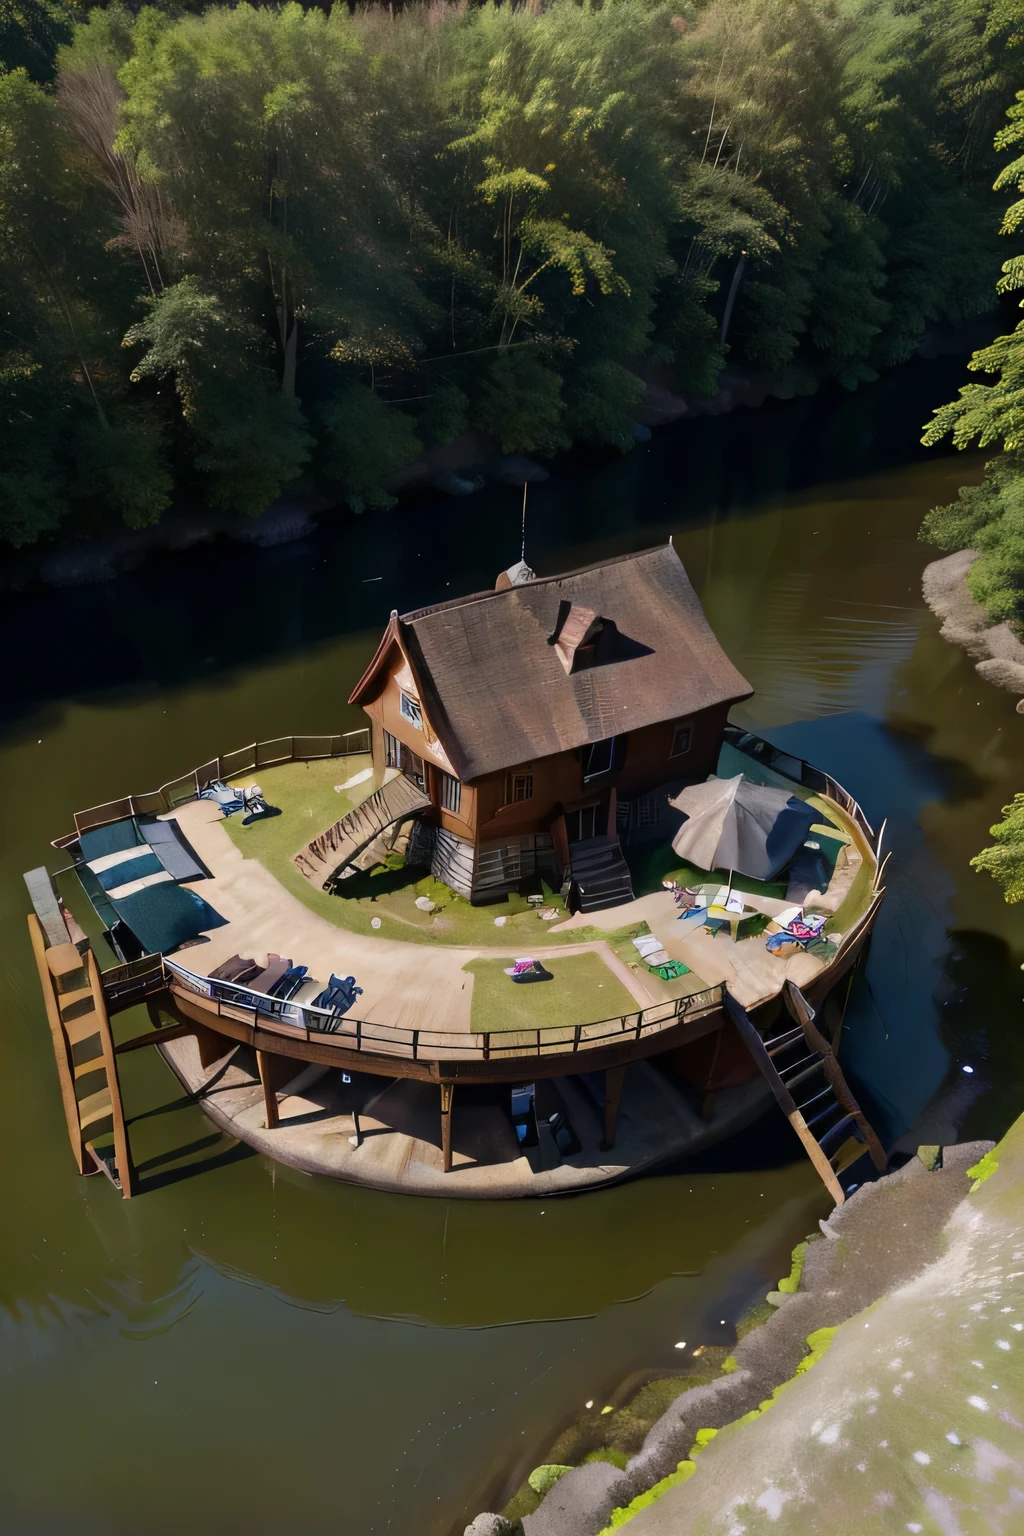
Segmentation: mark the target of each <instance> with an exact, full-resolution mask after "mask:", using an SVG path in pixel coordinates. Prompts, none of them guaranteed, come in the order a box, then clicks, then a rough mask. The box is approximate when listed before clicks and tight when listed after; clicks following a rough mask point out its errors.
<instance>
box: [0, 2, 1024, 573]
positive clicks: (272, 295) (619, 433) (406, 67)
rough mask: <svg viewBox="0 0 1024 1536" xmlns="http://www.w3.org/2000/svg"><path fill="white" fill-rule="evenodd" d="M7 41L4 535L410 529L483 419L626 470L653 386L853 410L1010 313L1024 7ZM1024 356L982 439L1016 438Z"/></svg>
mask: <svg viewBox="0 0 1024 1536" xmlns="http://www.w3.org/2000/svg"><path fill="white" fill-rule="evenodd" d="M0 3H2V0H0ZM5 16H6V18H7V23H6V25H5V28H4V32H3V36H4V39H5V41H4V46H3V49H2V50H0V245H2V259H0V287H2V289H3V295H2V297H3V299H4V312H5V314H6V316H7V320H6V324H5V326H4V329H3V331H2V333H0V449H2V452H0V465H2V469H0V495H2V505H0V537H2V538H4V539H6V540H8V541H10V542H15V543H21V542H25V541H28V540H31V539H33V538H38V537H40V536H41V535H44V534H48V533H50V532H51V531H52V530H53V529H55V528H57V527H58V526H59V525H60V524H61V523H62V522H65V521H67V520H72V521H74V522H75V523H76V524H77V525H83V524H85V525H88V526H93V525H96V526H99V525H101V524H102V523H103V522H104V520H106V521H109V520H111V519H118V520H124V521H126V522H128V523H129V524H131V525H134V526H137V525H140V524H143V523H146V522H151V521H153V520H155V519H156V518H159V517H160V516H161V515H162V514H163V513H164V512H165V510H166V509H167V508H168V507H169V506H170V504H171V501H172V497H173V495H174V492H175V489H176V488H179V489H182V490H187V491H188V492H189V493H190V494H198V495H202V496H206V497H208V498H209V499H210V500H212V501H213V502H215V503H216V504H218V505H221V506H224V507H227V508H232V509H235V510H237V511H239V512H243V513H244V512H258V511H260V510H261V509H262V508H263V507H264V506H266V505H267V503H268V502H270V501H272V500H273V499H274V497H275V496H277V495H278V494H279V493H280V492H281V490H282V489H283V488H284V487H285V486H287V485H288V484H289V483H290V482H292V481H294V479H295V478H296V477H297V476H299V475H300V474H306V475H313V476H320V477H326V478H328V479H330V480H331V481H332V482H340V484H341V486H342V488H343V492H344V494H345V495H346V496H347V497H348V500H349V502H350V504H351V505H352V506H353V507H354V508H356V509H363V508H371V509H372V508H382V507H385V506H386V505H387V504H388V501H389V499H390V493H389V489H388V487H389V483H390V481H391V478H392V477H393V476H394V475H395V474H396V473H397V472H398V471H399V470H400V469H402V468H403V467H404V466H405V465H407V464H408V463H409V462H410V461H411V460H412V459H414V458H416V457H417V456H418V455H420V454H421V453H422V452H423V451H424V448H426V447H429V446H431V445H432V444H434V443H437V442H442V441H447V440H450V438H451V437H453V436H454V435H455V434H457V433H458V432H459V431H461V430H463V429H465V428H467V427H468V428H472V429H474V430H475V431H476V432H477V433H478V434H481V435H482V436H484V437H485V438H486V439H488V440H489V441H491V442H493V443H494V444H495V445H496V446H498V447H500V449H501V450H503V451H506V452H512V451H517V450H523V451H528V452H535V453H541V454H549V453H552V452H555V451H556V450H558V449H559V448H561V447H563V446H566V445H568V444H569V443H570V442H572V441H582V442H588V443H591V444H594V445H597V446H605V447H608V448H613V449H619V450H623V451H625V450H627V449H628V448H629V447H630V446H631V444H632V441H633V413H634V411H635V410H636V407H637V404H638V401H639V399H640V397H641V395H642V392H643V388H644V379H645V376H646V375H647V371H648V370H649V369H650V368H651V367H652V366H654V365H655V364H656V365H657V367H658V368H659V369H660V370H661V375H660V376H661V377H663V378H667V379H668V380H669V381H670V382H673V383H674V385H675V387H676V388H678V389H681V390H684V391H686V392H688V393H690V394H700V393H711V392H713V391H714V389H715V387H716V382H717V379H718V377H719V374H720V372H721V370H722V367H723V365H724V364H726V363H727V362H728V363H730V364H740V365H744V366H749V367H756V368H763V369H780V368H783V367H786V366H788V365H791V364H793V363H797V364H799V365H800V366H801V367H803V368H805V369H806V370H808V371H809V372H810V373H812V374H813V375H815V376H817V377H819V378H834V379H837V380H839V381H840V382H841V383H842V384H844V385H846V386H848V387H855V386H856V385H857V383H858V382H860V381H861V380H864V379H869V378H872V377H874V376H875V374H876V373H877V371H878V369H880V368H882V367H885V366H888V365H890V364H892V363H893V362H896V361H898V360H900V359H902V358H905V357H907V356H909V355H910V354H911V353H912V352H913V351H914V350H915V348H916V347H917V346H918V345H919V343H920V341H921V338H922V335H923V333H924V330H925V327H926V326H927V325H928V324H930V323H932V322H934V321H936V320H939V319H947V320H958V319H960V318H962V317H963V316H964V315H967V314H970V313H973V312H978V311H980V310H983V309H985V308H988V307H990V306H991V305H992V303H993V302H994V296H993V285H994V282H995V279H996V277H997V275H998V263H999V256H998V247H997V240H996V238H995V223H996V221H995V219H994V217H993V215H992V209H993V207H994V206H995V205H994V201H993V200H994V198H995V197H996V194H994V193H993V191H992V182H993V180H994V179H995V177H996V174H997V171H998V167H999V156H998V152H997V151H996V150H994V149H993V148H992V139H993V136H994V134H995V131H996V127H997V124H998V120H999V114H1000V112H1001V110H1002V104H1003V103H1004V102H1005V100H1006V99H1007V98H1008V96H1010V95H1011V94H1012V92H1013V91H1014V90H1016V89H1018V88H1021V87H1024V71H1022V69H1021V48H1022V38H1021V35H1020V34H1021V33H1024V27H1022V26H1021V25H1020V22H1019V19H1018V17H1017V13H1016V3H1015V0H911V3H909V4H908V3H906V0H701V3H699V4H696V5H693V4H687V5H686V6H684V7H683V8H682V9H681V10H680V9H678V8H677V7H675V6H673V5H669V4H665V3H662V0H604V3H603V4H599V3H575V0H552V3H550V4H547V5H544V4H531V5H529V6H525V7H520V8H515V7H512V6H509V5H494V4H485V5H482V6H477V7H473V8H471V9H467V8H465V7H464V6H462V5H458V4H448V3H445V0H426V3H423V4H409V5H407V6H406V7H405V8H404V9H402V10H400V11H399V12H397V13H393V12H392V10H391V9H390V8H388V9H385V8H383V7H381V6H370V7H368V8H366V9H362V10H356V11H354V12H352V11H350V10H349V8H348V6H347V5H339V6H335V7H334V8H333V9H331V10H326V9H320V8H316V7H311V8H309V9H304V8H303V7H302V6H300V5H297V4H286V5H283V6H269V5H268V6H253V5H250V4H239V5H237V6H230V7H229V6H219V5H213V6H209V7H207V8H205V9H201V8H199V7H196V6H191V5H185V4H179V3H177V0H175V3H172V0H167V3H166V4H164V5H162V6H160V7H159V8H156V7H146V8H143V9H141V10H138V11H135V10H128V9H122V8H120V7H119V6H118V5H116V4H115V5H110V6H107V7H106V8H99V7H94V8H92V9H89V10H85V9H82V10H79V9H77V8H76V7H74V6H73V5H71V4H70V3H68V4H62V3H61V0H9V3H8V4H7V6H6V7H5ZM1017 121H1018V119H1016V118H1015V119H1013V120H1012V121H1011V125H1010V129H1009V130H1007V131H1006V132H1004V134H1003V136H1002V138H1001V141H1000V145H1001V149H1004V150H1005V148H1007V147H1012V144H1013V143H1015V142H1016V141H1015V140H1013V139H1012V138H1011V137H1009V136H1008V135H1010V134H1012V133H1013V131H1014V124H1015V123H1016V122H1017ZM1015 164H1019V163H1018V162H1015ZM1014 174H1017V172H1014V170H1013V167H1011V168H1010V169H1009V170H1007V171H1006V172H1004V173H1003V176H1004V179H1005V178H1007V177H1010V179H1011V180H1012V175H1014ZM1020 174H1021V175H1024V172H1021V173H1020ZM1006 184H1009V182H1008V181H1007V183H1006ZM1018 216H1019V215H1018V214H1015V213H1014V211H1013V210H1011V214H1010V215H1008V219H1009V218H1011V217H1014V218H1016V217H1018ZM1013 227H1014V228H1015V227H1016V225H1014V226H1013ZM1012 266H1013V264H1012V263H1010V264H1009V266H1008V268H1007V270H1006V273H1005V275H1004V283H1008V282H1010V281H1011V280H1014V281H1015V280H1016V279H1015V277H1014V272H1013V271H1011V268H1012ZM1022 270H1024V269H1022ZM1006 340H1007V345H1006V348H1004V353H1005V355H1004V354H1003V353H1000V354H999V355H998V356H997V355H996V354H993V356H992V358H991V359H990V361H991V362H994V363H995V364H997V366H998V369H999V371H1000V375H1001V379H1003V380H1005V387H1004V390H1003V396H1002V397H999V395H998V391H996V393H993V392H992V391H991V390H990V389H989V387H988V386H972V387H973V388H975V389H981V390H982V391H983V392H984V391H987V392H986V393H984V397H983V398H982V397H981V396H972V397H970V399H969V400H967V403H966V404H965V405H964V406H963V407H962V409H961V414H960V415H959V416H956V418H955V420H954V418H953V417H952V416H950V417H949V418H948V422H947V425H948V426H949V427H951V428H952V429H954V430H955V431H957V432H958V433H959V434H960V435H961V436H963V434H964V433H968V432H970V431H972V430H973V427H972V423H974V422H975V421H976V420H980V418H979V417H978V416H977V412H979V411H981V412H983V413H984V415H985V420H986V422H988V421H990V420H991V421H992V422H993V423H994V426H993V427H992V428H991V430H992V431H994V432H995V433H996V436H994V437H992V438H990V439H989V440H991V441H996V440H999V441H1002V442H1007V444H1008V445H1009V443H1010V440H1009V439H1008V438H1007V436H1006V433H1005V432H1003V429H1002V426H1001V425H1000V423H1001V422H1002V423H1003V424H1005V423H1006V422H1007V421H1008V419H1009V417H1008V413H1009V412H1010V410H1011V399H1010V397H1011V396H1012V394H1013V390H1014V388H1015V387H1017V386H1015V384H1014V379H1015V372H1014V370H1015V368H1016V367H1017V364H1016V362H1015V361H1014V359H1015V357H1016V352H1015V351H1014V347H1013V345H1011V343H1012V339H1006ZM998 345H999V344H997V346H998ZM1000 398H1002V403H1000ZM957 408H959V407H957ZM949 409H950V411H953V410H954V409H955V408H954V407H950V408H949ZM972 412H973V413H975V414H974V415H972V414H971V413H972ZM1000 413H1002V414H1000ZM944 420H945V418H944ZM936 430H937V428H936ZM985 430H989V428H988V427H986V428H985ZM1000 433H1002V436H1000V435H999V434H1000ZM970 515H973V513H972V514H970Z"/></svg>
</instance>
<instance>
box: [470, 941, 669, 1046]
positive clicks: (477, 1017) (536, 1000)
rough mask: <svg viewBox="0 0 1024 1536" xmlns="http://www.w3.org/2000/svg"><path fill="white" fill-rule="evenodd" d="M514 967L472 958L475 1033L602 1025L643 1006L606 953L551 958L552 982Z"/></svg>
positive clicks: (548, 967) (548, 968)
mask: <svg viewBox="0 0 1024 1536" xmlns="http://www.w3.org/2000/svg"><path fill="white" fill-rule="evenodd" d="M526 953H527V954H528V953H529V950H527V951H526ZM511 963H512V962H511V961H510V960H471V961H470V962H469V964H468V965H466V966H465V967H464V969H465V970H467V971H469V972H471V973H472V976H473V1011H472V1023H471V1028H472V1029H474V1030H477V1031H481V1032H482V1031H484V1030H498V1029H500V1030H506V1029H519V1030H522V1029H525V1030H531V1029H552V1028H555V1027H557V1026H559V1025H572V1024H581V1023H583V1024H587V1023H596V1022H597V1021H598V1020H600V1019H610V1018H614V1017H616V1015H619V1014H624V1013H635V1012H636V1011H637V1008H638V1006H639V1005H638V1004H637V1002H636V1000H635V999H634V998H633V997H632V996H631V995H630V994H629V993H628V992H627V991H626V989H625V987H624V986H623V985H622V983H621V981H619V979H618V978H617V977H616V976H613V974H612V972H611V971H610V970H609V969H608V967H607V966H606V965H605V963H604V961H603V960H602V958H601V956H600V955H595V954H593V953H588V954H585V955H566V956H565V957H564V959H563V957H562V956H561V955H559V956H558V957H557V958H556V959H552V960H545V961H544V966H545V968H546V969H547V970H549V971H550V972H551V975H552V980H551V981H534V982H530V983H528V984H524V983H519V982H514V981H513V980H512V978H511V977H510V976H506V975H505V971H504V967H505V966H506V965H510V964H511Z"/></svg>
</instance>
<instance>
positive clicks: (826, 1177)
mask: <svg viewBox="0 0 1024 1536" xmlns="http://www.w3.org/2000/svg"><path fill="white" fill-rule="evenodd" d="M724 1002H725V1011H726V1013H727V1014H728V1015H729V1017H730V1019H731V1020H732V1022H733V1024H734V1025H735V1026H736V1031H737V1033H738V1034H739V1037H740V1039H741V1040H742V1041H743V1042H744V1044H745V1045H746V1047H747V1049H748V1050H749V1052H750V1054H751V1056H753V1058H754V1060H755V1062H756V1063H757V1065H758V1066H759V1067H760V1069H761V1072H762V1074H763V1076H764V1078H765V1080H766V1082H767V1083H768V1086H769V1087H770V1088H771V1090H772V1092H773V1093H774V1095H775V1098H776V1102H777V1103H778V1105H779V1108H780V1109H781V1110H782V1112H783V1114H784V1115H785V1116H786V1118H787V1120H788V1121H789V1123H790V1125H791V1126H792V1127H793V1129H794V1131H796V1134H797V1135H798V1136H799V1138H800V1140H801V1141H802V1142H803V1145H804V1151H805V1152H806V1153H807V1156H808V1157H809V1158H810V1160H811V1162H812V1163H813V1164H814V1168H815V1171H816V1172H817V1174H818V1177H819V1178H820V1179H821V1182H822V1183H823V1184H824V1186H825V1188H826V1189H827V1190H828V1192H829V1194H830V1195H831V1196H832V1198H833V1200H834V1201H835V1203H836V1205H842V1204H843V1202H844V1200H845V1199H846V1196H845V1194H844V1193H843V1186H842V1185H841V1184H840V1182H839V1180H838V1179H837V1178H836V1176H835V1173H834V1172H833V1170H832V1165H831V1163H830V1162H829V1160H828V1158H827V1157H826V1156H825V1154H824V1152H823V1151H822V1150H821V1148H820V1147H819V1146H818V1143H817V1142H816V1141H815V1139H814V1136H813V1135H812V1133H811V1131H810V1130H809V1128H808V1125H807V1121H806V1120H805V1119H804V1117H803V1115H802V1114H801V1113H800V1111H799V1110H798V1109H797V1107H796V1105H795V1103H794V1102H793V1099H792V1098H791V1096H790V1094H789V1092H788V1091H787V1089H786V1085H785V1083H784V1082H783V1081H782V1079H781V1077H780V1076H779V1074H778V1072H777V1071H776V1070H775V1065H774V1063H773V1061H772V1059H771V1057H770V1056H769V1055H768V1052H767V1051H766V1050H765V1046H764V1041H763V1040H762V1039H761V1036H760V1035H759V1034H758V1032H757V1030H756V1029H755V1028H754V1026H753V1024H752V1023H751V1021H750V1017H749V1015H748V1013H747V1010H746V1009H745V1008H744V1007H743V1006H742V1005H741V1004H740V1003H738V1002H737V1000H736V999H735V998H734V997H733V995H732V993H731V992H729V991H726V994H725V998H724Z"/></svg>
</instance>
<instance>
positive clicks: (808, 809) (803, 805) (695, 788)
mask: <svg viewBox="0 0 1024 1536" xmlns="http://www.w3.org/2000/svg"><path fill="white" fill-rule="evenodd" d="M670 803H671V804H672V805H674V806H675V808H676V810H677V811H683V812H684V813H685V815H686V817H687V820H686V821H684V822H683V824H682V826H681V827H680V828H679V831H678V832H677V833H676V835H675V837H674V838H673V839H672V847H673V848H674V849H675V851H676V853H678V854H679V855H680V856H681V857H682V858H684V859H686V860H687V861H688V862H689V863H690V864H694V865H696V866H697V868H698V869H709V870H710V869H732V870H736V871H737V872H738V873H739V874H741V875H747V876H748V877H749V878H750V879H751V880H773V879H774V878H775V876H776V875H777V874H778V873H779V871H780V870H781V869H783V868H784V867H785V866H786V865H787V864H788V863H789V861H790V859H792V858H793V856H794V854H795V853H796V851H797V849H798V848H799V847H800V845H801V843H802V842H803V841H804V839H805V838H806V836H807V833H808V832H809V830H810V827H811V824H812V822H815V821H817V820H818V812H817V811H816V810H815V809H814V807H813V806H811V805H808V803H807V801H806V800H801V799H800V798H799V797H798V796H797V795H791V794H789V793H788V791H787V790H785V789H775V788H773V787H772V786H771V785H769V784H755V783H753V782H752V780H750V779H748V778H746V777H745V776H744V775H743V774H742V773H738V774H737V775H736V777H735V778H734V779H708V781H707V783H705V784H692V785H690V787H689V788H688V789H684V790H682V791H681V792H680V793H679V794H678V795H677V796H676V797H675V799H674V800H673V801H671V802H670Z"/></svg>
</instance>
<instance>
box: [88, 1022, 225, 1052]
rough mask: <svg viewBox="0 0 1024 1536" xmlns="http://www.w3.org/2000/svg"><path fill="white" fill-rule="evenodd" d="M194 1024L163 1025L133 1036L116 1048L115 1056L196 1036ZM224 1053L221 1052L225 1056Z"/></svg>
mask: <svg viewBox="0 0 1024 1536" xmlns="http://www.w3.org/2000/svg"><path fill="white" fill-rule="evenodd" d="M196 1028H197V1026H196V1025H194V1024H161V1026H160V1028H159V1029H150V1030H147V1031H146V1033H145V1034H144V1035H133V1036H132V1038H131V1039H130V1040H122V1041H121V1043H120V1045H115V1046H114V1055H115V1056H123V1055H124V1054H125V1052H126V1051H140V1050H141V1049H142V1047H143V1046H144V1045H163V1044H164V1042H165V1041H167V1040H180V1039H181V1036H182V1035H193V1034H195V1031H196ZM223 1054H224V1052H223V1051H222V1052H221V1055H223Z"/></svg>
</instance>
